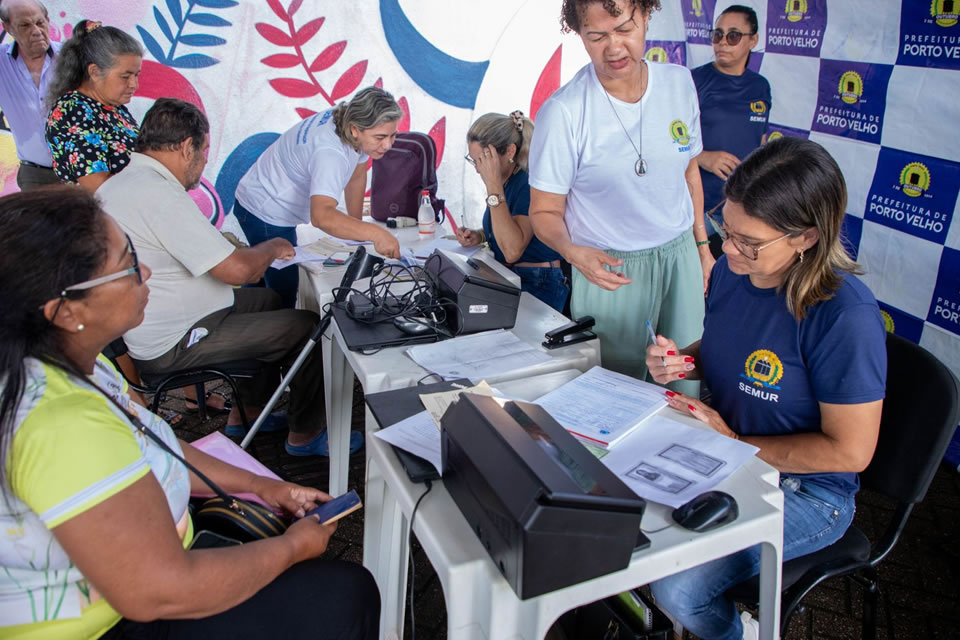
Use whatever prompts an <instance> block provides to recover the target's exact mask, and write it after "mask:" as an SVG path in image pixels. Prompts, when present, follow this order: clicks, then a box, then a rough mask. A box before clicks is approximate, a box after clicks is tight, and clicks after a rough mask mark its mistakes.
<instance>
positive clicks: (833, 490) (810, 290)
mask: <svg viewBox="0 0 960 640" xmlns="http://www.w3.org/2000/svg"><path fill="white" fill-rule="evenodd" d="M724 192H725V194H726V198H727V199H726V203H725V204H724V206H723V213H724V219H723V223H722V224H719V223H718V228H719V230H720V234H721V236H722V237H723V238H724V241H723V252H724V256H723V257H721V258H720V260H718V261H717V264H716V265H715V266H714V268H713V273H712V275H711V277H710V288H709V291H708V293H707V301H706V315H705V318H704V327H703V336H702V338H701V339H700V340H698V341H696V342H694V343H693V344H691V345H688V346H686V347H684V348H682V349H680V348H678V347H677V345H676V344H675V343H674V342H673V341H672V340H670V339H669V336H667V337H664V336H658V337H657V344H656V345H650V347H648V349H647V365H648V366H649V367H650V373H651V375H652V376H653V378H654V380H656V381H657V382H659V383H661V384H663V383H666V382H670V381H673V380H676V379H677V378H678V374H680V373H686V374H687V377H688V378H693V379H697V378H699V379H702V380H704V381H705V382H706V383H707V385H708V386H709V388H710V389H711V391H712V394H713V396H712V403H711V405H710V406H708V405H706V404H705V403H703V402H701V401H700V400H699V399H696V398H691V397H688V396H684V395H682V394H677V393H674V392H672V391H667V392H666V394H667V396H668V402H669V403H670V405H671V406H672V407H673V408H675V409H677V410H678V411H682V412H684V413H687V414H689V415H692V416H694V417H696V418H698V419H699V420H701V421H702V422H704V423H705V424H707V425H708V426H709V427H711V428H713V429H714V430H716V431H718V432H719V433H721V434H724V435H726V436H729V437H731V438H736V439H742V440H744V441H745V442H748V443H750V444H752V445H754V446H756V447H759V448H760V451H759V453H758V454H757V455H758V456H759V457H760V458H761V459H763V460H764V461H766V462H767V463H769V464H770V465H772V466H773V467H775V468H776V469H777V470H779V471H780V488H781V489H782V490H783V496H784V513H783V518H784V527H783V535H784V539H783V559H784V560H785V561H786V560H790V559H792V558H795V557H798V556H802V555H806V554H809V553H812V552H814V551H817V550H819V549H821V548H823V547H826V546H828V545H830V544H833V543H834V542H835V541H837V540H838V539H839V538H840V537H841V536H842V535H843V533H844V531H846V529H847V527H848V526H849V525H850V522H851V520H852V519H853V512H854V496H855V494H856V493H857V489H858V488H859V480H858V476H857V472H859V471H861V470H863V469H864V468H865V467H866V466H867V465H868V464H869V463H870V459H871V458H872V457H873V451H874V448H875V447H876V443H877V434H878V431H879V428H880V412H881V408H882V406H883V397H884V389H885V386H886V371H887V361H886V347H885V344H886V335H885V331H884V324H883V320H882V318H881V315H880V310H879V308H878V307H877V302H876V300H875V299H874V297H873V294H872V293H870V290H869V289H867V287H866V286H865V285H864V284H863V283H862V282H861V281H860V280H859V279H858V278H857V277H856V276H855V275H853V274H854V273H857V272H858V271H859V269H858V266H857V265H856V263H854V262H853V261H852V260H851V259H850V258H849V257H848V256H847V254H846V252H845V250H844V248H843V244H842V242H841V235H840V229H841V224H842V222H843V216H844V210H845V207H846V202H847V191H846V185H845V184H844V180H843V175H842V174H841V172H840V168H839V167H838V166H837V163H836V162H835V161H834V159H833V158H832V157H830V155H829V154H828V153H827V152H826V151H825V150H824V149H823V147H821V146H820V145H818V144H816V143H815V142H811V141H807V140H801V139H799V138H781V139H778V140H774V141H771V142H768V143H767V144H765V145H764V146H762V147H760V148H759V149H757V150H756V151H754V152H753V153H752V154H750V155H749V156H748V157H747V158H746V159H745V160H744V161H743V163H742V164H740V165H739V166H738V167H737V168H736V169H734V171H733V173H732V174H731V175H730V177H729V178H728V180H727V183H726V187H725V191H724ZM661 357H662V358H663V362H662V363H661ZM759 563H760V549H759V547H753V548H750V549H746V550H744V551H740V552H737V553H734V554H732V555H730V556H727V557H726V558H721V559H720V560H716V561H713V562H710V563H707V564H704V565H701V566H699V567H696V568H694V569H690V570H688V571H685V572H682V573H679V574H676V575H673V576H670V577H668V578H665V579H663V580H660V581H658V582H655V583H653V584H652V585H651V588H652V589H653V593H654V595H655V596H656V598H657V601H658V602H659V603H660V604H662V605H663V606H664V608H666V609H667V610H668V611H670V612H671V613H672V614H673V615H674V616H675V617H676V618H677V619H679V621H680V622H681V623H682V624H683V626H684V627H686V628H687V629H689V630H690V631H692V632H693V633H695V634H696V635H697V636H699V637H701V638H711V639H717V640H734V639H736V640H739V639H740V638H754V637H756V635H755V632H756V621H755V620H753V619H752V618H750V617H749V614H744V616H743V617H742V619H741V618H738V617H737V610H736V607H735V605H734V603H733V602H732V601H730V600H728V599H727V598H726V597H725V596H724V592H725V591H726V590H727V589H728V588H729V587H731V586H733V585H735V584H737V583H739V582H742V581H743V580H746V579H747V578H749V577H751V576H753V575H756V574H757V573H758V570H759Z"/></svg>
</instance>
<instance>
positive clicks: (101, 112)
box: [46, 20, 143, 193]
mask: <svg viewBox="0 0 960 640" xmlns="http://www.w3.org/2000/svg"><path fill="white" fill-rule="evenodd" d="M142 57H143V49H142V48H141V46H140V43H138V42H137V41H136V40H135V39H133V38H132V37H131V36H130V35H128V34H126V33H124V32H123V31H121V30H119V29H117V28H115V27H103V26H100V23H99V22H93V21H90V20H82V21H81V22H79V23H77V26H76V27H75V28H74V30H73V37H71V38H70V40H68V41H67V42H66V44H64V45H63V49H61V51H60V55H59V56H58V58H57V67H56V76H55V78H54V80H53V82H52V83H51V85H50V94H49V96H48V97H47V100H48V102H49V104H50V106H51V111H50V114H49V115H48V116H47V132H46V138H47V145H48V146H49V147H50V151H51V153H52V154H53V170H54V171H55V172H56V174H57V176H59V177H60V179H61V180H63V181H64V182H76V183H78V184H80V186H82V187H84V188H85V189H87V190H89V191H90V192H91V193H92V192H94V191H96V190H97V187H99V186H100V185H101V184H103V183H104V181H106V179H107V178H109V177H110V176H111V175H113V174H114V173H117V172H119V171H120V170H121V169H123V168H124V167H125V166H126V165H127V163H128V162H129V161H130V153H131V152H132V151H133V147H134V144H135V143H136V140H137V134H138V131H139V127H138V125H137V121H136V120H135V119H134V118H133V116H132V115H130V112H129V111H128V110H127V108H126V107H125V106H124V105H125V104H127V103H128V102H130V98H132V97H133V94H134V92H135V91H136V90H137V85H138V76H139V75H140V62H141V59H142Z"/></svg>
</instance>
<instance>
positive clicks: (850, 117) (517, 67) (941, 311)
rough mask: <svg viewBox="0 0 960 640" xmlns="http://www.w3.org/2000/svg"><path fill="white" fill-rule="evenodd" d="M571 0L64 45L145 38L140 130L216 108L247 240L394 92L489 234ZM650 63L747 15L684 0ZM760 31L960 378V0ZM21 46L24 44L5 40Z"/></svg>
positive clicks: (215, 132) (243, 19)
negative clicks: (266, 154) (287, 135)
mask: <svg viewBox="0 0 960 640" xmlns="http://www.w3.org/2000/svg"><path fill="white" fill-rule="evenodd" d="M560 4H561V3H560V0H487V2H484V3H476V2H472V1H471V0H354V1H353V2H341V1H338V0H60V1H57V2H52V1H50V2H48V5H49V8H50V11H51V16H50V17H51V23H52V24H51V34H52V38H53V39H54V40H64V39H66V38H67V37H69V35H70V33H71V24H73V23H75V22H76V21H77V20H79V19H80V18H85V17H86V18H92V19H97V20H102V21H103V22H105V23H107V24H112V25H114V26H117V27H120V28H122V29H125V30H126V31H128V32H129V33H132V34H134V35H135V36H137V37H138V38H140V40H141V41H142V42H143V44H144V46H145V49H146V55H145V57H144V64H143V72H142V74H141V77H140V81H141V84H140V89H139V91H138V92H137V95H136V97H135V98H134V100H133V102H132V104H131V110H132V111H133V113H134V115H136V116H137V117H138V118H139V117H142V115H143V113H144V112H145V111H146V110H147V109H148V108H149V106H150V104H151V103H152V101H153V100H154V99H156V98H157V97H160V96H175V97H179V98H183V99H185V100H190V101H192V102H195V103H197V104H199V105H201V106H202V108H203V109H204V111H205V112H206V113H207V115H208V116H209V117H210V120H211V124H212V132H211V134H212V135H211V149H210V164H209V165H208V166H207V171H206V175H205V178H204V181H203V183H202V185H201V187H200V188H199V189H197V190H196V191H194V192H193V195H194V198H195V200H196V201H197V202H198V204H199V205H200V208H201V210H202V211H203V212H204V214H205V215H207V217H209V218H210V219H211V221H212V222H213V223H214V224H216V225H217V226H218V227H220V226H221V225H226V227H227V228H235V226H236V225H234V224H233V222H232V219H231V217H230V215H229V214H230V209H231V207H232V206H233V192H234V189H235V187H236V184H237V182H238V180H239V179H240V177H241V176H242V175H243V174H244V172H245V171H246V170H247V168H249V166H250V165H251V164H252V163H253V162H254V160H255V159H256V157H257V156H258V155H259V154H260V153H261V152H262V151H263V149H265V148H266V147H267V146H268V145H269V144H270V143H271V142H272V141H273V140H274V139H275V138H276V137H277V135H279V134H280V133H281V132H283V131H285V130H286V129H288V128H289V127H291V126H293V125H294V124H295V123H296V122H298V121H299V120H300V119H302V118H304V117H307V116H308V115H310V114H312V113H314V112H317V111H321V110H324V109H327V108H329V107H331V106H332V105H334V104H336V103H337V102H339V101H341V100H344V99H348V98H349V97H350V96H351V95H352V94H353V93H354V92H355V91H356V90H357V89H358V88H362V87H364V86H368V85H372V84H377V85H381V86H383V87H384V88H386V89H387V90H389V91H391V92H392V93H393V94H394V95H395V96H396V97H397V99H398V101H399V102H400V104H401V106H402V107H403V109H404V111H405V112H406V116H405V117H404V119H403V120H402V121H401V123H400V128H401V130H418V131H425V132H429V134H430V135H431V136H433V138H434V140H435V141H436V143H437V148H438V152H439V153H438V161H439V162H438V165H439V167H438V176H439V180H440V195H441V196H442V197H444V198H446V199H447V204H448V208H449V210H450V212H451V213H452V214H453V216H454V219H455V220H460V218H461V216H462V217H463V219H464V220H465V222H466V224H468V225H471V226H477V225H478V224H479V219H480V215H481V213H482V211H483V203H482V196H483V195H484V194H483V192H482V186H481V183H480V180H479V178H478V177H477V176H476V174H475V172H474V170H473V169H472V167H470V166H468V165H467V163H465V162H464V161H463V155H464V153H465V152H466V142H465V140H464V136H465V133H466V131H467V128H468V127H469V125H470V123H471V122H472V121H473V119H475V118H476V117H477V116H479V115H481V114H483V113H486V112H488V111H497V112H500V113H509V112H510V111H512V110H513V109H517V108H519V109H522V110H523V111H524V112H526V113H528V114H529V115H531V116H532V117H534V118H535V116H536V113H537V111H538V109H539V108H540V106H541V105H542V104H543V102H544V101H545V100H546V99H547V98H548V97H549V96H550V94H552V93H553V91H555V90H556V89H557V88H558V87H559V86H561V84H562V83H564V82H566V81H567V80H568V79H569V78H570V77H572V76H573V74H574V73H576V71H577V70H578V69H579V68H580V67H582V66H583V65H584V64H585V63H586V62H587V56H586V54H585V52H584V50H583V47H582V45H581V43H580V40H579V38H578V37H577V36H576V35H575V34H562V33H561V31H560V26H559V22H558V18H559V12H560ZM663 4H664V8H663V10H662V11H660V12H658V13H657V14H655V15H654V16H653V18H652V20H651V22H650V30H649V33H648V43H647V44H648V50H647V59H648V60H650V61H652V62H664V61H666V62H672V63H678V64H686V65H688V66H690V67H695V66H699V65H702V64H705V63H707V62H709V61H710V60H711V59H712V55H713V53H712V49H711V47H710V44H709V42H710V41H709V30H710V28H711V27H712V25H713V22H714V20H715V19H716V16H718V15H719V13H720V12H722V11H723V10H724V9H725V8H726V7H728V6H729V5H730V4H733V2H730V1H729V0H680V2H664V3H663ZM745 4H748V5H750V6H753V7H754V8H755V9H756V10H757V14H758V16H759V19H760V42H759V45H758V52H757V53H756V54H754V55H753V57H752V60H751V68H755V69H757V70H759V72H760V73H762V74H763V75H764V76H766V78H767V79H768V80H769V81H770V84H771V86H772V90H773V106H772V109H771V112H770V123H771V132H772V134H771V135H774V136H779V135H796V136H803V137H809V138H810V139H812V140H816V141H817V142H819V143H821V144H823V145H824V146H825V147H827V149H828V150H829V151H830V152H831V153H832V154H833V155H834V156H835V157H836V158H837V160H838V162H839V163H840V166H841V167H842V168H843V170H844V173H845V175H846V178H847V181H848V186H849V192H850V202H849V207H848V212H847V213H848V216H847V222H846V224H845V228H846V230H847V232H848V243H849V246H850V250H851V252H852V253H853V254H855V255H857V256H858V259H859V261H860V263H861V264H862V265H863V267H864V268H865V269H866V272H867V273H866V275H865V280H866V282H867V283H868V284H869V286H870V287H871V288H872V289H873V291H874V292H875V294H876V295H877V298H878V299H879V300H881V302H882V305H883V310H884V313H885V318H886V320H887V324H888V328H889V329H890V330H891V331H894V332H896V333H898V334H900V335H903V336H905V337H907V338H909V339H911V340H914V341H917V342H919V343H920V344H922V345H924V346H925V347H927V348H929V349H930V350H931V351H933V352H934V353H936V354H937V355H938V356H939V357H940V358H941V359H942V360H943V361H944V362H946V363H947V364H948V365H949V366H951V367H952V368H953V370H954V372H956V373H957V374H958V375H960V225H958V224H954V222H953V221H954V218H955V217H956V215H957V208H958V202H957V201H958V186H960V136H958V134H957V133H956V131H955V130H954V129H953V127H952V126H951V125H950V123H952V122H957V121H960V101H958V100H957V99H956V96H958V95H960V73H958V70H960V24H958V22H960V16H958V10H960V1H954V0H902V1H901V2H898V1H894V0H887V1H885V2H880V3H877V2H873V1H870V0H747V1H746V2H745ZM4 40H5V41H8V40H9V37H6V36H5V38H4ZM16 168H17V161H16V154H15V149H14V147H13V141H12V138H11V137H10V135H9V133H7V132H0V187H2V192H9V191H12V190H15V189H16V183H15V173H16Z"/></svg>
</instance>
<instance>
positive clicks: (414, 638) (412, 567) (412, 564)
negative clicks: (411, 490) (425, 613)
mask: <svg viewBox="0 0 960 640" xmlns="http://www.w3.org/2000/svg"><path fill="white" fill-rule="evenodd" d="M425 484H426V485H427V490H426V491H424V492H423V493H421V494H420V497H419V498H417V502H416V504H414V505H413V513H411V514H410V531H408V532H407V552H408V553H409V554H410V640H417V622H416V620H415V619H414V616H413V594H414V591H415V588H414V587H415V586H416V577H417V576H416V563H415V562H414V561H413V520H414V518H416V517H417V509H418V508H420V503H421V502H423V499H424V498H426V497H427V494H428V493H430V489H433V483H432V482H430V480H426V481H425Z"/></svg>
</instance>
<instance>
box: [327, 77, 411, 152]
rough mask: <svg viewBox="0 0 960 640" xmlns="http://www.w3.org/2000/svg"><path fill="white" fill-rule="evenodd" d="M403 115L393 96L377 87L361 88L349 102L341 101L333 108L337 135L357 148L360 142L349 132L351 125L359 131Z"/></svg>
mask: <svg viewBox="0 0 960 640" xmlns="http://www.w3.org/2000/svg"><path fill="white" fill-rule="evenodd" d="M402 117H403V109H401V108H400V105H398V104H397V101H396V100H394V99H393V96H392V95H391V94H390V93H389V92H387V91H384V90H383V89H380V88H378V87H367V88H366V89H361V90H360V91H358V92H357V93H356V95H354V96H353V98H352V99H351V100H350V102H341V103H340V104H338V105H337V106H336V108H334V110H333V121H334V124H335V125H336V128H337V135H338V136H340V139H341V140H342V141H343V143H344V144H348V145H350V146H351V147H353V148H354V149H359V148H360V144H359V143H358V142H357V139H356V138H355V137H354V136H353V133H351V132H350V126H351V125H353V126H354V127H356V128H357V129H359V130H360V131H366V130H367V129H373V128H374V127H378V126H380V125H381V124H383V123H385V122H396V121H397V120H400V119H401V118H402Z"/></svg>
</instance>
